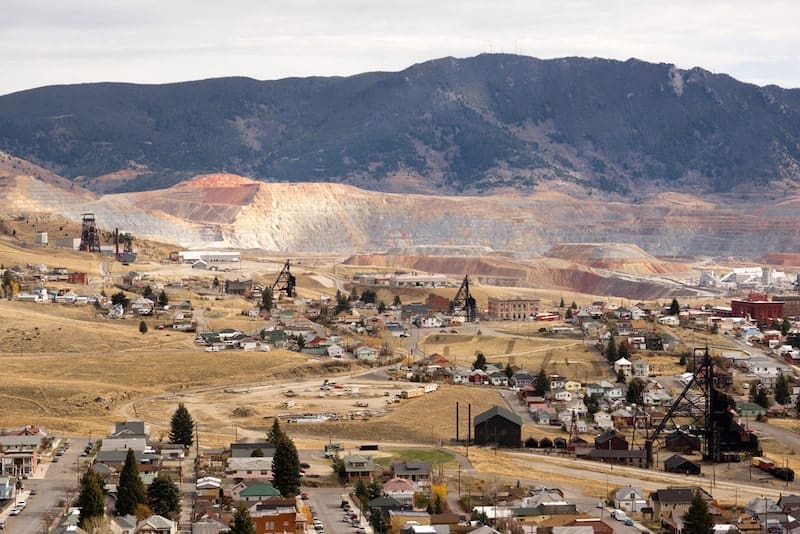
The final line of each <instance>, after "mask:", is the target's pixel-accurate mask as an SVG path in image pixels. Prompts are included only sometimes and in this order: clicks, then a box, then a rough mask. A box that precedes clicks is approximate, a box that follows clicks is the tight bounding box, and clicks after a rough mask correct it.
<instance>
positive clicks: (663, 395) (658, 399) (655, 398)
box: [642, 388, 672, 406]
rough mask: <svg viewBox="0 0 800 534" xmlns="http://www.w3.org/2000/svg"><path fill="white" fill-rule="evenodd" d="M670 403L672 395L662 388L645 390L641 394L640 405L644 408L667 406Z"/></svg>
mask: <svg viewBox="0 0 800 534" xmlns="http://www.w3.org/2000/svg"><path fill="white" fill-rule="evenodd" d="M671 403H672V395H670V394H669V393H667V392H666V391H664V389H663V388H651V389H645V391H643V392H642V404H644V405H645V406H669V405H670V404H671Z"/></svg>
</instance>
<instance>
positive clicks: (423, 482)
mask: <svg viewBox="0 0 800 534" xmlns="http://www.w3.org/2000/svg"><path fill="white" fill-rule="evenodd" d="M392 473H394V476H395V478H401V479H404V480H408V481H410V482H411V483H412V484H413V485H414V487H415V488H416V489H420V488H423V487H428V486H430V484H431V480H432V476H433V464H431V463H430V462H409V461H405V462H394V463H392Z"/></svg>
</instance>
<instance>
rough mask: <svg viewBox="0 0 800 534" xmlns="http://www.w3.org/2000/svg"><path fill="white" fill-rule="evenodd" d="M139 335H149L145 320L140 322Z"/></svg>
mask: <svg viewBox="0 0 800 534" xmlns="http://www.w3.org/2000/svg"><path fill="white" fill-rule="evenodd" d="M139 333H140V334H146V333H147V323H146V322H144V320H141V321H139Z"/></svg>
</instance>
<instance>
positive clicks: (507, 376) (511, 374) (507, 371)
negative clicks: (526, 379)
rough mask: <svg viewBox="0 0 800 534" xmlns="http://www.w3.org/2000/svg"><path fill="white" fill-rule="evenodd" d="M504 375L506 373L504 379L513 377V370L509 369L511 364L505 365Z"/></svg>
mask: <svg viewBox="0 0 800 534" xmlns="http://www.w3.org/2000/svg"><path fill="white" fill-rule="evenodd" d="M505 373H506V378H511V377H512V376H514V369H512V368H511V363H507V364H506V369H505Z"/></svg>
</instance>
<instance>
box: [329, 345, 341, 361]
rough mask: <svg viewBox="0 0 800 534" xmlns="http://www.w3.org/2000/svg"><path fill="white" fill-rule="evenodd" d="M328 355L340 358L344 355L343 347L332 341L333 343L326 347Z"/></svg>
mask: <svg viewBox="0 0 800 534" xmlns="http://www.w3.org/2000/svg"><path fill="white" fill-rule="evenodd" d="M328 356H330V357H331V358H341V357H342V356H344V349H343V348H342V347H340V346H339V345H337V344H336V343H334V344H333V345H331V346H329V347H328Z"/></svg>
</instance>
